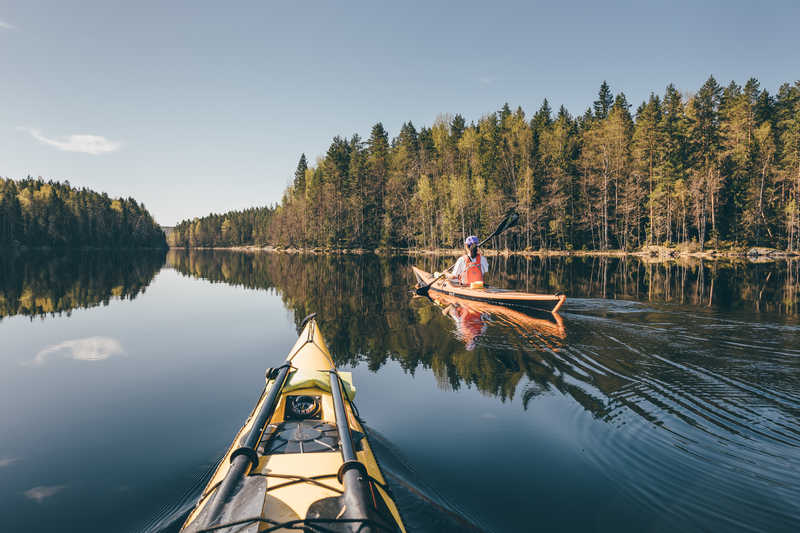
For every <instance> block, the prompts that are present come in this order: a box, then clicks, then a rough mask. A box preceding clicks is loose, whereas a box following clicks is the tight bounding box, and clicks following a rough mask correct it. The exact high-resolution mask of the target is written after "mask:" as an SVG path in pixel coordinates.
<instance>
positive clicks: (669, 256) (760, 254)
mask: <svg viewBox="0 0 800 533" xmlns="http://www.w3.org/2000/svg"><path fill="white" fill-rule="evenodd" d="M169 249H170V250H189V251H191V250H222V251H231V252H248V253H277V254H306V255H365V254H374V255H413V256H453V257H457V256H459V255H461V254H462V253H464V252H463V250H460V249H456V248H436V249H423V248H376V249H368V248H293V247H290V248H280V247H275V246H257V245H247V246H217V247H209V246H196V247H183V246H170V247H169ZM481 253H483V254H484V255H485V256H487V257H498V256H502V257H510V256H521V257H638V258H640V259H642V260H643V261H646V262H650V261H653V262H666V261H677V260H679V259H685V258H694V259H705V260H709V261H720V260H723V261H724V260H735V259H741V260H749V261H750V262H753V263H760V262H770V261H778V260H782V259H800V252H788V251H785V250H776V249H774V248H763V247H753V248H749V249H747V250H717V249H708V250H704V251H702V252H701V251H684V250H678V249H674V248H667V247H663V246H649V247H646V248H645V249H642V250H636V251H631V252H628V251H625V250H508V249H503V250H496V249H483V250H482V252H481Z"/></svg>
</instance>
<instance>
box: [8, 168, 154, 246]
mask: <svg viewBox="0 0 800 533" xmlns="http://www.w3.org/2000/svg"><path fill="white" fill-rule="evenodd" d="M16 246H26V247H90V248H140V247H147V248H165V247H166V238H165V236H164V232H163V231H162V230H161V228H160V227H159V225H158V224H156V222H155V220H153V217H152V216H151V215H150V213H149V212H148V211H147V209H146V208H145V206H144V205H142V204H139V203H137V202H136V200H134V199H133V198H128V199H123V198H117V199H112V198H109V196H108V195H106V194H105V193H103V194H100V193H96V192H94V191H90V190H88V189H85V188H84V189H76V188H74V187H72V186H71V185H70V184H69V182H64V183H59V182H54V181H44V180H42V179H41V178H39V179H33V178H30V177H28V178H26V179H23V180H19V181H16V180H11V179H5V178H0V247H3V248H6V247H16Z"/></svg>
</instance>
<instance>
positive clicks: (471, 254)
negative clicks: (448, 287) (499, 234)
mask: <svg viewBox="0 0 800 533" xmlns="http://www.w3.org/2000/svg"><path fill="white" fill-rule="evenodd" d="M479 242H480V241H478V237H476V236H475V235H470V236H469V237H467V238H466V239H465V240H464V250H465V251H466V254H465V255H462V256H461V257H459V258H458V261H457V262H456V266H454V267H453V272H452V273H446V274H445V275H446V276H447V278H448V279H450V280H453V281H458V282H459V283H461V284H462V285H467V286H469V285H470V284H471V283H473V282H475V281H480V282H481V283H483V275H484V274H486V273H487V272H488V271H489V263H488V262H487V261H486V258H485V257H483V256H482V255H481V254H479V253H478V243H479Z"/></svg>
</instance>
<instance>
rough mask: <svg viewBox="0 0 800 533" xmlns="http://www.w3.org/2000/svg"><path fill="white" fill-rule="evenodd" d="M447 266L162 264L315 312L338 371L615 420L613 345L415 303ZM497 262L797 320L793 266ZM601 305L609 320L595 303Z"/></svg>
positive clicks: (640, 297) (580, 292)
mask: <svg viewBox="0 0 800 533" xmlns="http://www.w3.org/2000/svg"><path fill="white" fill-rule="evenodd" d="M451 260H452V258H435V257H425V258H410V257H406V256H396V257H380V256H375V255H363V256H359V255H302V254H272V253H255V254H252V253H239V252H225V251H183V250H172V251H170V252H169V255H168V264H169V265H171V266H172V267H173V268H175V269H177V270H178V271H180V272H182V273H184V274H186V275H191V276H195V277H199V278H204V279H208V280H211V281H213V282H224V283H229V284H233V285H240V286H243V287H247V288H254V289H264V290H268V291H274V292H275V293H276V294H278V295H279V296H280V298H281V299H282V300H283V302H284V304H285V306H286V307H287V309H290V310H291V311H292V312H293V313H294V316H295V320H296V324H297V326H298V331H299V322H300V320H301V319H302V317H304V316H306V315H308V314H309V313H312V312H316V313H317V316H318V320H319V323H320V326H321V328H322V330H323V333H324V334H325V338H326V340H327V341H328V345H329V347H330V349H331V352H332V354H333V356H334V359H335V361H336V363H337V365H354V364H357V363H362V364H366V365H367V366H368V367H369V368H370V369H372V370H377V369H379V368H380V367H381V366H382V365H384V364H385V363H386V362H387V361H389V360H393V361H396V362H397V363H399V364H400V365H401V366H402V367H403V368H404V369H405V370H406V371H407V372H409V373H412V374H413V373H414V372H415V370H416V369H417V368H419V367H422V368H427V369H431V370H432V371H433V373H434V375H435V376H436V378H437V380H438V383H439V385H440V387H442V388H446V389H452V390H457V389H459V388H461V387H464V386H467V387H472V386H474V387H476V388H477V389H479V390H480V391H482V392H483V393H486V394H490V395H494V396H497V397H499V398H501V399H503V400H505V399H509V398H512V397H513V396H514V395H515V394H517V393H519V394H521V395H522V401H523V405H527V404H528V402H529V401H530V400H531V399H532V398H534V397H535V396H537V395H539V394H541V393H543V392H545V391H551V390H557V391H560V392H561V393H563V394H568V395H570V396H572V397H573V398H575V400H576V401H578V402H579V403H581V404H582V405H583V406H584V407H585V408H586V409H587V410H589V411H591V412H592V413H594V414H595V416H598V417H607V416H613V413H614V409H615V405H618V404H619V403H620V402H624V400H619V401H617V400H610V399H611V398H614V397H615V396H616V395H617V394H618V393H620V391H624V390H625V389H626V387H629V386H630V380H629V379H627V378H626V376H630V375H632V373H633V374H635V372H634V370H635V369H633V368H631V367H630V364H631V362H630V361H625V360H622V359H618V358H617V357H616V355H615V354H617V353H619V349H618V348H619V347H618V346H617V345H615V344H614V341H611V340H608V339H605V338H601V339H596V338H592V339H591V342H589V341H586V345H582V344H581V343H582V342H584V339H583V337H584V336H586V335H590V334H591V332H589V331H586V330H581V329H580V328H579V329H578V330H576V331H570V332H569V335H567V333H568V332H567V330H566V328H565V326H564V323H563V321H562V319H561V318H560V317H557V316H553V315H550V314H547V315H546V316H544V317H537V316H531V315H525V314H523V313H519V312H517V311H514V310H510V309H506V308H502V307H501V308H497V309H495V307H497V306H492V305H489V304H480V303H474V302H465V301H458V300H453V301H448V300H447V298H439V299H438V302H437V303H438V304H439V305H434V304H432V302H431V301H430V300H428V299H427V298H413V297H412V295H411V292H410V289H411V287H412V285H413V282H414V280H413V276H412V274H411V269H410V265H411V264H412V263H413V264H420V263H421V264H422V266H423V267H426V268H427V269H428V270H436V269H439V270H441V269H442V268H443V267H444V266H447V263H449V262H450V261H451ZM492 263H493V264H492V270H491V272H490V278H489V279H490V282H491V283H492V284H494V285H498V286H505V287H509V288H516V289H523V290H528V291H533V292H546V293H552V292H555V291H556V290H560V291H562V292H565V293H566V294H567V295H568V298H573V299H574V298H586V297H589V298H598V297H603V296H605V297H606V298H616V299H631V300H637V301H651V302H668V303H673V304H682V305H683V306H694V308H695V309H700V310H702V309H705V308H707V307H708V306H712V307H716V306H724V307H726V308H732V309H739V308H741V309H750V310H752V311H756V312H773V313H781V314H783V315H787V316H796V314H797V299H798V289H797V283H798V281H797V280H798V262H796V261H795V262H779V263H772V264H768V265H760V264H748V263H722V262H718V263H712V262H708V261H700V260H697V261H684V262H681V263H667V264H653V263H648V262H645V261H642V260H640V259H637V258H628V259H620V258H596V257H593V258H559V259H553V258H544V259H542V258H532V259H526V258H524V257H508V258H505V257H495V258H492ZM573 301H574V300H573ZM574 305H576V307H577V306H579V305H586V304H585V303H584V304H578V302H575V304H574ZM597 307H598V309H600V310H601V311H600V312H601V313H602V312H605V311H604V310H603V309H604V307H605V306H604V305H603V304H602V302H598V303H597ZM569 310H570V300H569V299H568V300H567V305H566V308H565V312H567V313H568V312H569ZM443 311H444V312H443ZM487 327H488V333H487V329H486V328H487ZM604 343H605V344H607V346H605V345H604ZM586 346H590V347H592V349H595V348H596V350H595V352H596V353H595V352H588V351H586V350H585V348H586ZM636 364H639V363H636ZM520 385H521V386H520ZM633 408H636V406H633Z"/></svg>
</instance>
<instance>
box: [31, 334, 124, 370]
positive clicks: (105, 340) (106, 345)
mask: <svg viewBox="0 0 800 533" xmlns="http://www.w3.org/2000/svg"><path fill="white" fill-rule="evenodd" d="M124 353H125V352H124V351H123V350H122V345H121V344H120V342H119V341H118V340H117V339H112V338H110V337H87V338H85V339H74V340H69V341H64V342H62V343H59V344H52V345H50V346H47V347H45V348H43V349H42V350H41V351H39V353H37V354H36V357H34V358H33V360H32V361H28V362H27V363H25V365H27V366H42V365H43V364H45V363H46V362H47V361H48V359H52V358H53V357H56V356H61V357H65V358H67V359H74V360H76V361H88V362H97V361H105V360H106V359H108V358H109V357H112V356H115V355H122V354H124Z"/></svg>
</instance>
